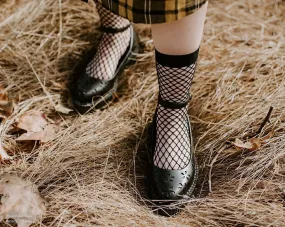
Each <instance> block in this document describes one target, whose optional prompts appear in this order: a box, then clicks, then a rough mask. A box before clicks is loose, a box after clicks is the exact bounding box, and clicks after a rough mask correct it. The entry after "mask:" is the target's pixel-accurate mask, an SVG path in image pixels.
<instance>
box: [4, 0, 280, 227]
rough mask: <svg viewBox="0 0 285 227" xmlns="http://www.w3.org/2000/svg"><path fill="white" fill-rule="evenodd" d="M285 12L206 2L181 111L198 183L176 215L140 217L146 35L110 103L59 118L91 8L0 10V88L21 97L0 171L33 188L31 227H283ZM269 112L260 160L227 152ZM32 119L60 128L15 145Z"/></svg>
mask: <svg viewBox="0 0 285 227" xmlns="http://www.w3.org/2000/svg"><path fill="white" fill-rule="evenodd" d="M284 12H285V4H284V1H282V0H250V1H248V0H241V1H231V0H215V1H212V2H211V3H210V5H209V11H208V17H207V21H206V26H205V36H204V39H203V43H202V45H201V54H200V62H199V67H198V70H197V73H196V78H195V81H194V85H193V89H192V94H193V99H192V101H191V108H190V111H189V113H190V116H191V119H192V125H193V128H194V137H195V141H196V143H195V144H196V154H197V157H198V160H199V165H200V181H199V184H198V186H197V190H196V193H195V198H193V200H192V201H190V202H189V203H188V204H187V205H186V207H185V209H184V210H183V211H182V212H181V214H180V215H178V216H176V217H173V218H165V217H160V216H157V215H155V214H153V213H152V212H150V208H149V207H148V206H147V205H146V204H145V199H144V197H143V195H144V193H143V191H144V188H143V186H142V185H143V184H142V183H143V169H144V165H145V162H144V157H145V146H144V144H145V127H146V125H147V123H148V122H150V121H151V117H152V114H153V111H154V109H155V103H156V98H157V82H156V76H155V68H154V59H153V52H152V50H153V47H152V42H151V38H150V29H149V27H146V26H138V27H137V30H138V31H139V33H140V40H141V44H142V47H143V51H142V54H141V55H140V56H139V61H138V62H137V63H136V64H135V65H134V66H132V67H131V68H129V69H128V70H126V71H125V73H124V76H125V77H124V78H125V80H124V82H123V84H124V86H122V88H121V90H120V93H119V94H118V95H119V98H117V99H116V100H115V103H114V104H111V105H110V106H109V108H107V109H105V110H103V111H96V112H94V113H90V114H88V115H85V116H80V115H78V114H77V113H75V112H73V113H71V114H69V115H66V114H62V113H58V112H56V111H55V110H54V106H55V105H56V104H57V103H58V102H59V101H60V100H62V102H63V103H64V104H65V105H67V103H68V93H67V91H66V86H65V84H66V83H67V79H68V78H69V76H70V75H71V74H72V71H73V69H74V66H75V65H76V64H77V63H78V62H79V61H80V59H82V56H83V55H84V52H85V51H86V50H89V49H91V48H92V47H94V46H95V44H96V42H97V41H96V40H98V32H96V30H95V27H96V26H97V25H98V24H97V21H98V17H97V15H96V14H95V11H94V7H93V4H91V3H89V4H85V3H82V2H81V1H79V0H78V1H77V0H73V1H62V2H61V1H54V0H45V1H44V0H37V1H34V0H4V1H3V0H1V1H0V83H1V84H2V85H3V86H4V87H5V88H6V90H7V91H8V92H9V94H10V95H11V96H13V97H18V96H19V95H20V102H19V105H18V106H17V109H16V110H15V111H14V114H13V115H12V116H11V117H10V118H9V120H8V121H5V122H3V121H2V123H1V125H0V135H1V141H2V145H3V147H4V148H5V149H6V150H7V151H8V152H9V154H11V155H14V156H15V157H14V160H15V161H12V162H6V163H3V164H1V172H7V171H9V172H15V173H17V174H18V175H20V176H22V177H23V178H28V179H30V180H32V181H33V182H35V183H36V184H37V185H38V186H39V189H40V191H41V194H42V195H43V196H44V197H45V198H46V199H47V201H48V212H47V214H46V216H45V217H44V219H43V221H42V225H41V226H64V225H65V226H68V225H67V224H76V226H95V225H99V226H104V225H110V226H111V225H113V226H271V225H272V226H285V222H284V220H285V131H284V126H285V115H284V105H285V72H284V70H285V38H284V32H285V31H284V29H285V28H284V20H285V18H284ZM123 94H124V95H123ZM270 106H273V107H274V109H273V113H272V115H271V118H270V123H267V124H266V126H265V127H264V128H263V129H262V132H261V133H260V134H259V135H258V136H264V135H266V134H267V133H268V132H270V131H272V130H274V136H273V137H272V138H271V139H269V140H267V141H266V142H264V143H263V144H262V146H261V148H260V149H258V150H254V151H249V150H246V149H244V150H240V149H234V148H232V147H231V144H230V142H233V141H234V140H235V139H236V138H239V139H241V140H242V141H247V140H248V139H249V138H251V137H253V136H255V134H256V132H257V131H258V129H259V127H260V125H261V123H262V122H263V119H264V118H265V116H266V114H267V113H268V110H269V108H270ZM34 110H40V111H42V112H43V113H45V114H46V115H47V116H48V117H49V118H50V119H53V120H54V121H57V122H60V130H59V132H58V133H57V135H56V138H55V139H53V140H52V141H50V142H48V143H45V144H42V145H40V144H39V143H36V144H34V143H33V142H15V138H17V137H18V135H17V134H15V133H13V132H12V131H11V130H10V128H11V125H13V124H14V121H15V119H16V118H17V117H18V116H20V115H21V114H23V113H26V112H29V111H34ZM17 160H21V161H17ZM210 191H211V192H210ZM2 225H3V226H4V225H5V224H2ZM2 225H1V226H2ZM7 226H8V225H7Z"/></svg>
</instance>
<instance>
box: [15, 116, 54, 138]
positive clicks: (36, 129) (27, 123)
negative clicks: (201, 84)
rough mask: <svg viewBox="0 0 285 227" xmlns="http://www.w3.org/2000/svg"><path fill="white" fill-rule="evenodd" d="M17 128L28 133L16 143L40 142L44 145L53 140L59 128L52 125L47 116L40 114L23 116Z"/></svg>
mask: <svg viewBox="0 0 285 227" xmlns="http://www.w3.org/2000/svg"><path fill="white" fill-rule="evenodd" d="M17 127H18V128H20V129H24V130H26V131H27V132H26V133H24V134H22V135H21V136H20V137H19V138H17V139H16V141H24V140H25V141H26V140H39V141H41V142H43V143H46V142H49V141H50V140H52V139H53V138H54V136H55V134H56V129H57V126H56V125H55V124H50V123H49V121H48V120H47V118H46V117H45V115H44V114H42V113H40V112H38V113H36V114H25V115H22V116H21V117H20V118H19V121H18V124H17Z"/></svg>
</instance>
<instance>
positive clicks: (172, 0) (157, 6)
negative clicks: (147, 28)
mask: <svg viewBox="0 0 285 227" xmlns="http://www.w3.org/2000/svg"><path fill="white" fill-rule="evenodd" d="M207 1H208V0H95V2H96V3H97V4H101V5H102V6H103V7H105V8H106V9H108V10H110V11H112V12H113V13H115V14H117V15H120V16H122V17H124V18H127V19H129V20H130V21H133V22H134V23H143V24H157V23H166V22H171V21H175V20H179V19H181V18H183V17H185V16H188V15H190V14H192V13H193V12H195V11H196V10H197V9H199V8H200V7H201V6H202V5H204V4H205V3H206V2H207Z"/></svg>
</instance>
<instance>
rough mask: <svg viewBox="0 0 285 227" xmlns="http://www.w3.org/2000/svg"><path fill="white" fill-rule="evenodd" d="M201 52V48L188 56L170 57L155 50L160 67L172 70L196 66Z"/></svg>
mask: <svg viewBox="0 0 285 227" xmlns="http://www.w3.org/2000/svg"><path fill="white" fill-rule="evenodd" d="M199 50H200V48H198V49H197V50H196V51H195V52H193V53H191V54H186V55H168V54H163V53H160V52H159V51H157V50H155V58H156V62H157V63H158V64H160V65H163V66H168V67H171V68H182V67H185V66H189V65H191V64H194V63H195V62H196V61H197V59H198V55H199Z"/></svg>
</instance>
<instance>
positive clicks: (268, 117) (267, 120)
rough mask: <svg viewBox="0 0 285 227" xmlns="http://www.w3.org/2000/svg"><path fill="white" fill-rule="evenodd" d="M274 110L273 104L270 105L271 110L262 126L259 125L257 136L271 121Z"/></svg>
mask: <svg viewBox="0 0 285 227" xmlns="http://www.w3.org/2000/svg"><path fill="white" fill-rule="evenodd" d="M272 111H273V106H270V108H269V111H268V113H267V115H266V117H265V118H264V120H263V122H262V124H261V125H260V127H259V129H258V131H257V133H256V136H257V135H259V134H260V133H261V131H262V129H263V128H264V126H265V125H266V123H267V122H268V123H270V116H271V114H272Z"/></svg>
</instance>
